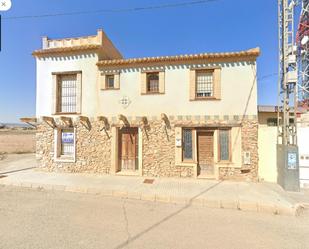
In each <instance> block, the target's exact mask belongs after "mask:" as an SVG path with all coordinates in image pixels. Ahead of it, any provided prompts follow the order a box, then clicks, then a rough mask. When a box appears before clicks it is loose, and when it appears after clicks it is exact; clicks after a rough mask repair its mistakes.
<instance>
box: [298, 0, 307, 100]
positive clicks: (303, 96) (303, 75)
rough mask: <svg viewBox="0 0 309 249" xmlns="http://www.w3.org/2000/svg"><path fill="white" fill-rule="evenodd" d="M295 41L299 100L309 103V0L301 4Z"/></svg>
mask: <svg viewBox="0 0 309 249" xmlns="http://www.w3.org/2000/svg"><path fill="white" fill-rule="evenodd" d="M296 43H297V47H298V53H297V57H298V68H299V71H300V73H299V74H300V82H299V91H298V93H299V95H298V96H299V101H301V102H303V103H306V102H308V103H309V0H303V1H302V4H301V14H300V18H299V24H298V30H297V37H296Z"/></svg>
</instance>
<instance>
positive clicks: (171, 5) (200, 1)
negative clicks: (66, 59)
mask: <svg viewBox="0 0 309 249" xmlns="http://www.w3.org/2000/svg"><path fill="white" fill-rule="evenodd" d="M217 1H219V0H198V1H189V2H179V3H167V4H161V5H153V6H145V7H133V8H122V9H121V8H120V9H101V10H88V11H76V12H63V13H50V14H42V15H28V16H11V17H3V18H2V19H3V20H16V19H33V18H46V17H57V16H75V15H87V14H99V13H121V12H136V11H144V10H157V9H167V8H178V7H185V6H192V5H201V4H206V3H210V2H217Z"/></svg>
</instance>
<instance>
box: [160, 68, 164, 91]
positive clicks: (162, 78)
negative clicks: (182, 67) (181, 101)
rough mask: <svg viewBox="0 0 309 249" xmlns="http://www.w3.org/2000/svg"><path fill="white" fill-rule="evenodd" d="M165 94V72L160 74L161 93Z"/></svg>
mask: <svg viewBox="0 0 309 249" xmlns="http://www.w3.org/2000/svg"><path fill="white" fill-rule="evenodd" d="M164 92H165V72H164V71H163V72H159V93H164Z"/></svg>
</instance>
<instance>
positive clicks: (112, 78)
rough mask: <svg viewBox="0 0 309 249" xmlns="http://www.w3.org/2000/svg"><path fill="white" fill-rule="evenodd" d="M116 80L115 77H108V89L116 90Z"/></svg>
mask: <svg viewBox="0 0 309 249" xmlns="http://www.w3.org/2000/svg"><path fill="white" fill-rule="evenodd" d="M114 82H115V78H114V75H106V87H107V88H114Z"/></svg>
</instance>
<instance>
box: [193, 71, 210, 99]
mask: <svg viewBox="0 0 309 249" xmlns="http://www.w3.org/2000/svg"><path fill="white" fill-rule="evenodd" d="M213 86H214V82H213V71H197V72H196V97H197V98H204V97H213V90H214V87H213Z"/></svg>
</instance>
